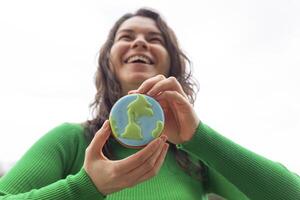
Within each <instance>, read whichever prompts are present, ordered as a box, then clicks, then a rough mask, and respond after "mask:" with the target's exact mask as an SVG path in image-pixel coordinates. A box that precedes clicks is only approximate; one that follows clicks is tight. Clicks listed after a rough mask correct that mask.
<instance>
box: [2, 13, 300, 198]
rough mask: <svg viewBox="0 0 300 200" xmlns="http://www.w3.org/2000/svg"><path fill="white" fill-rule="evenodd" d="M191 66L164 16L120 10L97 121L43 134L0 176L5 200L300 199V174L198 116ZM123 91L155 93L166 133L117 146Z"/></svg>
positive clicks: (100, 84)
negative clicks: (113, 117)
mask: <svg viewBox="0 0 300 200" xmlns="http://www.w3.org/2000/svg"><path fill="white" fill-rule="evenodd" d="M188 63H189V60H188V58H187V57H186V56H185V55H184V54H183V53H182V51H181V50H180V48H179V45H178V43H177V39H176V36H175V34H174V32H173V31H172V29H171V28H170V27H169V26H168V25H167V24H166V22H165V21H164V20H163V19H162V18H161V16H160V15H159V13H157V12H156V11H153V10H150V9H139V10H138V11H137V12H135V13H134V14H131V13H129V14H125V15H123V16H122V17H121V18H120V19H119V20H118V21H117V22H116V23H115V24H114V26H113V27H112V29H111V31H110V33H109V35H108V38H107V40H106V42H105V43H104V45H103V46H102V48H101V51H100V57H99V60H98V68H97V71H96V83H95V84H96V89H97V93H96V95H95V99H94V102H93V103H92V104H91V107H92V108H93V111H94V114H95V116H93V117H94V118H93V119H91V120H88V121H86V122H84V123H78V124H75V123H64V124H62V125H59V126H57V127H56V128H54V129H52V130H51V131H49V132H48V133H47V134H45V135H44V136H43V137H42V138H41V139H40V140H38V141H37V142H36V143H35V144H34V145H33V146H32V147H31V148H30V149H29V150H28V151H27V152H26V154H25V155H24V156H23V157H22V158H21V159H20V160H19V161H18V163H17V164H16V165H15V166H14V167H13V168H12V169H11V170H10V171H9V172H8V173H7V174H5V176H4V177H2V178H1V179H0V200H1V199H39V200H49V199H50V200H52V199H53V200H56V199H66V200H68V199H70V200H71V199H78V200H79V199H82V200H83V199H105V198H108V199H133V200H134V199H198V200H199V199H203V200H204V199H207V196H208V194H209V193H212V192H213V193H216V194H218V195H220V196H222V197H225V198H227V199H239V200H243V199H264V200H276V199H278V200H279V199H300V178H299V176H298V175H296V174H294V173H292V172H290V171H288V170H287V169H286V168H285V167H284V166H282V165H281V164H279V163H276V162H273V161H271V160H268V159H266V158H264V157H262V156H260V155H258V154H256V153H253V152H251V151H249V150H247V149H246V148H244V147H242V146H240V145H238V144H236V143H234V142H232V141H231V140H229V139H227V138H225V137H224V136H223V135H221V134H220V133H218V132H217V131H215V130H214V129H212V128H210V127H209V126H208V125H206V124H205V123H204V122H203V121H200V119H199V117H198V113H197V111H196V110H195V109H194V106H193V104H194V101H195V97H196V91H195V88H196V86H197V85H196V84H195V83H196V82H195V81H194V79H193V78H192V76H191V72H190V71H189V70H188V68H187V64H188ZM127 94H145V95H148V96H151V97H152V98H154V99H155V100H157V101H158V103H159V104H160V105H161V107H162V110H163V112H164V116H165V120H164V128H163V130H162V134H161V136H159V137H158V138H155V139H154V140H152V141H151V142H150V143H149V144H147V145H146V146H145V147H144V148H142V149H141V150H136V149H130V148H126V147H124V146H122V145H120V144H119V143H118V142H117V141H116V140H115V139H114V138H113V137H112V134H111V126H110V124H109V122H108V120H107V119H108V117H109V113H110V111H111V109H112V106H113V105H114V104H115V103H116V102H117V100H118V99H120V98H121V97H123V96H125V95H127ZM146 105H148V104H146ZM144 109H145V108H144ZM130 117H135V116H130ZM136 123H139V122H138V120H137V121H136Z"/></svg>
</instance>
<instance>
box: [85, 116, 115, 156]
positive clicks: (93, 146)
mask: <svg viewBox="0 0 300 200" xmlns="http://www.w3.org/2000/svg"><path fill="white" fill-rule="evenodd" d="M109 135H110V126H109V120H106V121H105V122H104V123H103V125H102V127H101V128H100V129H99V130H98V131H97V132H96V134H95V136H94V138H93V140H92V141H91V143H90V145H89V147H88V149H89V153H88V154H89V155H88V156H92V157H93V158H99V156H100V157H102V158H106V157H105V156H104V155H103V153H102V149H103V146H104V144H105V143H106V141H107V139H108V137H109Z"/></svg>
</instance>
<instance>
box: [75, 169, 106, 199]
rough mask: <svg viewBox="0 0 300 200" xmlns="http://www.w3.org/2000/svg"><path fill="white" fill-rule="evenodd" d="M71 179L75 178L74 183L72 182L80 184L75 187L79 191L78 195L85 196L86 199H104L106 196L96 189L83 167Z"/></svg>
mask: <svg viewBox="0 0 300 200" xmlns="http://www.w3.org/2000/svg"><path fill="white" fill-rule="evenodd" d="M72 179H76V183H74V184H80V185H79V186H78V188H77V189H78V193H80V195H79V196H85V198H86V199H105V197H106V196H104V195H103V194H102V193H100V192H99V191H98V189H97V187H96V186H95V185H94V183H93V181H92V180H91V179H90V177H89V175H88V174H87V173H86V171H85V170H84V169H83V168H82V169H81V170H80V171H79V172H78V173H77V174H76V175H74V176H73V177H72Z"/></svg>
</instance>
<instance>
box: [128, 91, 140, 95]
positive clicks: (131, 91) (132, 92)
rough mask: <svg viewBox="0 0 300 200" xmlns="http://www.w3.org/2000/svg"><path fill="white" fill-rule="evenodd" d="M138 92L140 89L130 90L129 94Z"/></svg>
mask: <svg viewBox="0 0 300 200" xmlns="http://www.w3.org/2000/svg"><path fill="white" fill-rule="evenodd" d="M136 93H138V90H130V91H129V92H128V94H136Z"/></svg>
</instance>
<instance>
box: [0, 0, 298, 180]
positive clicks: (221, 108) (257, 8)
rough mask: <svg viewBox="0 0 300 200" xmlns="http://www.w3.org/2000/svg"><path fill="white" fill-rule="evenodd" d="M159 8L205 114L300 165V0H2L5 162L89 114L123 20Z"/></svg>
mask: <svg viewBox="0 0 300 200" xmlns="http://www.w3.org/2000/svg"><path fill="white" fill-rule="evenodd" d="M141 6H148V7H152V8H154V9H157V10H158V11H160V12H161V13H162V15H163V16H164V18H165V19H166V20H167V22H168V23H169V25H170V26H171V27H172V28H173V29H174V31H175V32H176V33H177V36H178V39H179V42H180V44H181V46H182V48H183V49H184V51H185V52H186V53H187V55H188V56H189V57H190V58H191V60H192V61H193V68H194V75H195V76H196V77H197V78H198V80H199V82H200V92H199V94H198V98H197V102H196V106H195V109H196V110H197V113H198V115H199V117H200V119H201V120H202V121H203V122H205V123H206V124H208V125H209V126H211V127H212V128H214V129H215V130H217V131H218V132H219V133H221V134H222V135H224V136H226V137H228V138H230V139H231V140H233V141H234V142H236V143H238V144H240V145H242V146H244V147H246V148H248V149H250V150H252V151H254V152H256V153H258V154H260V155H263V156H265V157H267V158H269V159H271V160H274V161H277V162H280V163H282V164H284V165H285V166H286V167H287V168H288V169H290V170H292V171H294V172H296V173H298V174H300V161H299V152H300V147H299V146H300V141H299V139H300V136H299V134H300V78H299V77H300V71H299V67H300V55H299V53H300V12H299V11H300V1H297V0H289V1H288V0H227V1H222V0H209V1H203V0H197V1H190V0H185V1H169V0H165V1H164V0H157V1H154V0H153V1H139V0H136V1H121V0H120V1H116V0H110V1H100V0H81V1H79V0H48V1H43V0H26V1H23V0H1V1H0V125H1V132H0V135H1V137H0V162H1V163H2V165H3V164H4V167H5V166H8V165H9V163H13V162H15V161H16V160H18V159H19V158H20V157H21V156H22V155H23V153H24V152H25V151H26V150H27V149H28V148H29V147H30V146H31V145H32V144H33V143H34V142H35V141H36V140H37V139H38V138H40V137H41V136H42V135H44V134H45V133H46V132H47V131H49V130H50V129H52V128H53V127H55V126H57V125H59V124H61V123H63V122H82V121H85V120H86V119H87V118H88V117H89V109H88V105H89V103H90V102H91V101H92V99H93V97H94V94H95V89H94V83H93V80H94V72H95V70H96V65H97V63H96V61H97V56H98V50H99V48H100V46H101V44H102V43H103V42H104V40H105V39H106V36H107V34H108V31H109V29H110V28H111V26H112V25H113V23H114V21H115V20H116V19H118V18H119V17H120V16H121V15H122V14H124V13H125V12H128V11H129V12H131V11H135V10H136V9H137V8H139V7H141Z"/></svg>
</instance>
